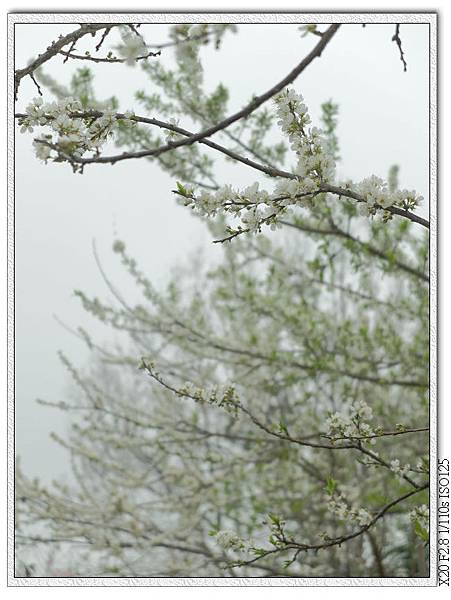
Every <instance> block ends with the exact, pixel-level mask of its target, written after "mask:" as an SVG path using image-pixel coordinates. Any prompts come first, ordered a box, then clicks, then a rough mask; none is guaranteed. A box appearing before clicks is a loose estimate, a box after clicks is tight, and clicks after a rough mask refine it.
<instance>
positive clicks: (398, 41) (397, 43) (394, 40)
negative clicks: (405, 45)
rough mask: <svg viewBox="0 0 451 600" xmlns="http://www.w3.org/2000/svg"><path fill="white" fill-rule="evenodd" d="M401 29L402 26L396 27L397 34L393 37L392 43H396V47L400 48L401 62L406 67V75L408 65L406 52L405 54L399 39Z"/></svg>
mask: <svg viewBox="0 0 451 600" xmlns="http://www.w3.org/2000/svg"><path fill="white" fill-rule="evenodd" d="M399 28H400V25H396V29H395V34H394V36H393V37H392V39H391V41H392V42H396V45H397V46H398V48H399V54H400V58H401V62H402V64H403V66H404V73H405V72H406V71H407V63H406V60H405V58H404V52H403V49H402V42H401V38H400V37H399Z"/></svg>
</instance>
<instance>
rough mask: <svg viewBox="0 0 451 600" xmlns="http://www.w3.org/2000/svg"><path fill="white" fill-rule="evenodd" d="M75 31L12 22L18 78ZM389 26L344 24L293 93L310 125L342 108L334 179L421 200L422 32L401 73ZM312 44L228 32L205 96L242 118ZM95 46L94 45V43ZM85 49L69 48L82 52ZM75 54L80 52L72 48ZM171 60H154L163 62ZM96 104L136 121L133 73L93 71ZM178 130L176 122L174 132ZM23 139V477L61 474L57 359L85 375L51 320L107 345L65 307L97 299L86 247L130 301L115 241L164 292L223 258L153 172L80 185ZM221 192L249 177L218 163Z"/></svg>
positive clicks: (19, 402)
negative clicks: (395, 173) (188, 271)
mask: <svg viewBox="0 0 451 600" xmlns="http://www.w3.org/2000/svg"><path fill="white" fill-rule="evenodd" d="M73 28H74V26H73V25H65V26H49V25H37V24H34V25H16V36H17V37H16V67H23V66H24V65H25V64H26V63H27V62H28V60H29V59H30V58H32V57H34V56H36V54H37V53H39V52H41V51H42V50H43V49H45V48H46V47H47V45H48V44H49V41H51V40H53V39H55V37H57V35H58V34H59V33H65V32H68V31H71V30H72V29H73ZM393 31H394V26H393V25H388V26H386V25H371V26H367V27H365V28H362V27H361V26H358V25H345V26H343V27H342V28H341V29H340V30H339V32H338V33H337V35H336V36H335V37H334V39H333V40H332V41H331V43H330V44H329V46H328V47H327V48H326V50H325V51H324V53H323V55H322V57H321V58H320V59H319V60H315V61H314V63H313V64H312V65H310V66H309V67H308V69H307V70H306V71H305V73H303V74H302V75H301V76H300V77H299V78H298V80H297V81H296V83H295V88H296V89H297V90H298V91H300V92H301V93H302V94H303V95H304V98H305V101H306V104H307V105H308V106H309V108H310V111H311V114H312V117H313V120H314V121H315V120H316V119H317V117H318V116H319V113H320V104H321V103H322V102H324V101H325V100H328V99H329V98H333V100H334V101H335V102H338V104H339V105H340V117H339V119H340V125H339V130H338V134H339V139H340V152H341V156H342V159H343V160H342V163H341V166H340V173H341V175H342V176H343V177H344V176H346V177H347V176H349V177H352V178H354V179H356V180H359V179H362V178H363V177H366V176H368V175H370V174H372V173H374V174H377V175H380V176H382V177H386V174H387V171H388V168H389V167H390V165H392V164H393V163H398V164H399V165H400V167H401V171H400V184H401V185H402V186H403V187H407V188H409V189H412V188H413V189H416V190H417V191H418V192H419V193H421V194H423V195H424V196H425V198H427V191H428V171H429V160H428V133H429V123H428V107H429V92H428V80H429V79H428V78H429V75H428V60H429V54H428V27H427V26H426V25H402V26H401V36H402V40H403V47H404V50H405V54H406V59H407V63H408V70H407V73H404V72H403V71H402V65H401V62H400V60H399V53H398V49H397V47H396V46H395V44H394V43H393V42H391V37H392V35H393ZM142 33H143V35H144V36H145V38H146V39H147V40H148V41H149V42H158V41H162V40H164V39H166V35H165V27H163V26H153V25H147V26H143V28H142ZM316 41H317V38H315V37H313V38H311V37H310V36H309V37H307V38H301V37H300V34H299V31H298V30H297V27H296V26H292V25H243V26H241V27H240V30H239V32H238V34H237V35H230V34H229V35H228V36H226V38H225V40H224V44H223V46H222V48H221V50H220V52H214V51H212V50H206V51H205V52H204V55H205V61H204V65H205V66H206V83H207V87H208V88H211V87H213V86H215V85H216V84H217V83H218V82H219V81H222V82H223V83H224V84H226V85H228V87H229V88H230V92H231V94H230V95H231V100H230V104H229V112H233V111H234V110H236V109H238V108H240V107H242V106H243V105H244V104H245V103H246V102H247V101H248V100H249V98H250V96H251V95H252V94H254V93H257V94H258V93H261V92H263V91H265V90H266V89H268V88H269V87H271V86H272V85H273V84H274V83H275V82H276V81H278V80H280V79H281V78H282V77H283V76H285V75H286V74H287V73H288V72H289V71H290V70H291V69H292V68H293V67H294V65H296V64H297V63H298V62H299V61H300V60H301V58H302V57H303V56H304V55H305V54H306V53H307V52H308V51H309V49H310V48H311V47H312V45H313V44H314V43H316ZM91 47H92V46H91ZM81 48H82V46H80V49H81ZM83 48H84V46H83ZM167 56H169V52H168V53H167V54H163V55H162V56H161V57H160V59H157V60H161V61H163V62H165V61H166V60H167ZM61 63H62V61H61V60H60V59H57V60H53V61H51V62H50V63H48V64H47V68H46V71H47V72H49V73H50V74H52V75H54V76H55V77H57V78H59V79H61V81H68V79H69V77H70V73H72V72H73V70H74V69H75V68H76V66H78V65H76V64H75V63H73V62H68V63H66V64H65V65H62V64H61ZM93 70H94V72H95V73H96V79H97V85H96V88H97V90H98V96H99V98H101V97H107V96H111V95H113V94H114V95H116V96H117V97H118V98H119V100H120V107H121V110H127V109H129V108H134V109H135V110H136V113H137V114H142V110H141V109H140V107H139V106H138V105H136V104H135V103H134V102H133V92H134V91H135V90H136V89H138V88H142V87H145V86H147V87H148V84H147V81H146V80H144V79H143V76H142V72H141V70H140V69H139V68H134V69H130V68H127V67H125V66H119V65H100V66H95V65H93ZM35 95H36V91H35V88H34V86H33V84H32V83H31V81H29V80H24V81H23V82H22V84H21V88H20V95H19V102H18V106H17V109H18V110H19V111H21V110H23V108H24V107H25V106H26V104H27V103H28V101H29V100H30V99H31V98H32V97H33V96H35ZM183 125H184V123H183V122H181V126H183ZM31 141H32V139H31V136H29V135H17V137H16V240H15V248H16V428H17V429H16V443H17V450H18V453H19V454H20V455H21V457H22V463H23V466H24V468H25V470H26V472H28V473H29V474H30V475H39V476H42V477H44V478H45V479H51V478H55V477H58V476H59V475H60V474H61V473H64V472H65V470H66V469H67V461H66V455H65V453H64V452H63V451H62V450H60V449H59V447H58V446H57V445H56V444H55V443H54V442H52V441H51V440H50V439H49V437H48V434H49V432H50V431H51V430H55V431H58V432H60V433H64V431H65V429H66V424H65V419H66V417H65V416H64V413H60V412H59V411H56V410H54V409H48V408H45V407H42V406H39V405H37V404H36V402H35V399H36V398H43V399H46V400H52V401H58V400H60V399H62V398H63V396H64V393H65V392H64V390H65V386H66V385H67V376H66V374H65V372H64V370H63V367H62V366H61V364H60V362H59V360H58V358H57V355H56V353H57V351H58V350H59V349H61V350H63V351H64V352H65V354H66V355H67V356H68V357H69V358H70V359H71V360H72V361H73V363H74V364H76V365H79V366H84V365H86V361H87V358H88V354H87V351H86V349H85V347H84V346H83V344H82V343H81V342H79V341H78V340H77V339H75V338H74V337H73V336H71V335H70V334H69V333H67V332H66V331H65V330H64V329H63V328H62V327H61V326H60V325H59V324H58V323H57V322H56V321H55V319H54V317H53V315H55V314H56V315H57V316H58V317H59V318H60V319H61V320H63V321H64V322H66V323H67V324H68V325H70V326H71V327H74V328H75V327H77V326H79V325H81V326H83V327H85V328H86V329H87V330H88V331H94V332H97V333H98V335H99V338H100V339H105V338H106V337H107V335H108V332H105V331H104V330H103V329H102V328H101V327H100V326H97V325H96V323H95V322H94V321H93V319H90V318H89V317H88V316H87V315H86V314H85V313H84V311H83V309H82V308H81V306H80V303H79V302H78V301H77V299H76V298H75V297H74V296H73V290H74V289H77V288H80V289H83V290H84V291H86V292H87V293H88V294H89V295H98V296H99V297H101V298H108V297H109V295H108V291H107V290H106V288H105V285H104V283H103V281H102V279H101V276H100V273H99V272H98V270H97V267H96V265H95V261H94V258H93V255H92V248H91V243H92V240H93V239H94V238H95V239H96V242H97V247H98V250H99V254H100V256H101V258H102V262H103V264H104V266H105V268H106V271H107V272H108V273H110V274H111V276H112V279H113V280H114V282H115V283H116V284H117V287H119V288H120V289H121V290H122V291H123V292H124V293H125V294H126V295H128V297H130V298H133V297H134V295H135V294H136V292H135V290H134V289H133V286H132V287H131V288H130V285H129V284H130V281H129V279H128V278H127V277H126V276H125V275H124V274H123V272H122V270H121V268H120V266H119V265H118V260H117V257H115V255H113V254H112V252H111V250H110V249H111V244H112V241H113V239H114V237H115V231H117V232H118V235H119V237H121V239H123V240H124V241H125V242H126V244H127V246H128V248H129V249H130V252H131V253H132V254H133V255H134V256H135V258H136V259H137V260H138V263H139V264H140V266H141V267H142V268H143V269H144V270H145V271H146V273H147V274H148V276H149V277H150V278H151V279H152V280H153V281H154V282H156V283H160V284H162V283H164V282H165V281H166V280H167V279H168V276H169V272H170V269H171V266H173V265H175V264H176V263H177V262H180V261H183V260H186V256H187V254H189V253H190V252H191V251H193V250H194V249H196V248H201V249H202V251H203V252H204V253H205V254H206V255H207V256H208V257H209V258H212V257H214V256H215V253H216V254H218V253H220V248H218V246H215V245H212V244H211V240H210V237H209V235H208V233H207V232H206V231H205V229H204V227H203V226H202V224H201V223H200V222H199V221H197V220H196V219H193V218H192V217H191V216H190V214H189V212H188V211H186V210H185V209H183V208H182V207H179V206H177V205H176V204H175V202H174V200H173V197H172V194H171V192H170V190H171V189H172V188H173V187H174V181H173V179H172V178H170V177H169V176H168V175H166V174H164V173H162V172H161V171H160V170H159V167H158V165H157V164H156V163H151V162H148V161H143V160H139V161H124V162H123V163H118V164H117V165H115V166H114V167H111V166H105V165H92V166H90V167H89V166H88V168H86V170H85V174H84V175H83V176H80V175H73V174H72V172H71V170H70V168H69V167H68V166H66V165H53V164H49V165H42V164H40V163H39V162H38V161H37V160H36V159H35V158H34V155H33V152H32V148H31ZM217 172H218V178H219V179H220V180H223V181H224V183H226V182H230V181H229V180H230V179H231V178H232V182H233V184H234V185H237V186H238V185H247V184H249V183H252V182H253V181H255V180H256V179H257V177H256V175H255V174H254V172H253V171H252V170H250V169H248V168H246V167H244V166H243V167H242V168H241V167H240V168H239V169H233V170H232V168H231V167H230V166H227V167H224V166H222V165H220V166H218V171H217Z"/></svg>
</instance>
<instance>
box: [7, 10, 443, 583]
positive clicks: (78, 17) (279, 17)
mask: <svg viewBox="0 0 451 600" xmlns="http://www.w3.org/2000/svg"><path fill="white" fill-rule="evenodd" d="M437 19H438V15H437V13H436V12H397V13H377V12H367V13H366V12H359V13H353V12H349V13H347V12H341V13H338V12H337V13H330V12H318V13H296V12H292V11H289V12H281V13H271V12H259V13H254V12H243V13H240V12H231V13H222V12H209V13H195V12H176V11H174V12H165V13H157V12H155V13H138V12H136V13H45V12H42V13H10V14H9V15H8V226H7V229H8V271H7V275H8V279H7V282H8V284H7V285H8V379H7V381H8V486H7V488H8V585H9V586H31V587H33V586H36V587H38V586H49V587H54V586H67V587H78V586H80V587H97V586H104V587H105V586H106V587H122V586H125V587H126V586H134V587H140V586H146V587H152V586H161V587H179V586H186V587H193V586H202V587H218V586H219V587H221V586H224V587H241V586H244V587H254V586H259V587H298V586H312V587H335V586H352V587H358V586H368V587H370V586H371V587H373V586H380V587H393V586H397V587H398V586H399V587H421V586H424V587H430V586H436V585H437V575H436V569H437V561H436V554H437V552H436V548H437V540H436V536H435V535H432V532H436V530H437V510H436V507H437V476H436V470H435V465H436V464H437V458H438V456H437V451H438V438H437V432H438V421H437V408H438V406H437V402H438V396H437V387H438V379H437V346H438V336H437V275H438V273H437V265H438V260H437V259H438V256H437V204H438V200H437V184H438V174H437V166H438V164H437V160H438V156H437V122H438V120H437V71H438V57H437ZM88 22H89V23H110V22H113V23H117V22H123V23H162V24H164V23H224V22H225V23H357V24H358V23H368V24H377V23H411V24H414V23H428V24H429V31H430V37H429V40H430V180H429V181H430V184H429V191H430V198H429V201H430V465H431V473H430V530H431V538H430V541H431V545H430V576H429V577H428V578H421V579H419V578H384V579H380V578H322V577H317V578H297V577H290V578H277V577H274V578H260V577H252V578H251V577H233V578H231V577H227V578H219V577H210V578H207V577H202V578H199V577H189V578H170V579H168V578H161V577H149V578H147V577H146V578H144V577H139V578H135V577H86V578H81V577H64V578H62V577H49V578H46V577H15V576H14V398H15V394H14V368H15V363H14V25H15V24H16V23H38V24H39V23H41V24H44V23H45V24H50V23H77V24H78V23H88Z"/></svg>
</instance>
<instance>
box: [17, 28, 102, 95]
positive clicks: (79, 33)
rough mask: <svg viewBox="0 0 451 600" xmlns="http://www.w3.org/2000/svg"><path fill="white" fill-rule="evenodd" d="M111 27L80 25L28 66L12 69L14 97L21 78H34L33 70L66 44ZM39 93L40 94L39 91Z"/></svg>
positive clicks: (57, 52)
mask: <svg viewBox="0 0 451 600" xmlns="http://www.w3.org/2000/svg"><path fill="white" fill-rule="evenodd" d="M111 27H112V25H106V24H95V23H86V24H83V25H80V28H79V29H76V30H75V31H72V32H71V33H68V34H67V35H64V36H61V37H60V38H58V40H57V41H56V42H53V43H52V44H51V45H50V46H49V47H48V48H47V50H46V51H45V52H43V53H42V54H40V55H39V56H38V57H37V58H36V59H35V60H33V61H32V62H31V63H30V64H29V65H28V67H25V68H23V69H16V71H14V98H15V99H16V100H17V95H18V92H19V85H20V82H21V80H22V79H23V78H24V77H26V76H27V75H28V76H30V77H31V78H32V79H33V80H34V77H33V73H34V71H35V70H36V69H38V68H39V67H40V66H42V65H43V64H44V63H45V62H47V61H48V60H50V59H51V58H53V57H54V56H55V55H57V54H59V53H60V51H61V50H62V49H63V48H64V46H67V44H74V43H75V42H76V41H78V40H79V39H81V38H82V37H83V36H85V35H87V34H88V33H90V34H91V35H92V36H94V35H95V34H96V32H97V31H100V30H101V29H108V28H111ZM39 93H40V94H41V92H39ZM41 95H42V94H41Z"/></svg>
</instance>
